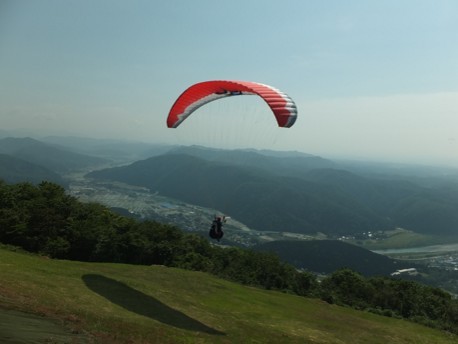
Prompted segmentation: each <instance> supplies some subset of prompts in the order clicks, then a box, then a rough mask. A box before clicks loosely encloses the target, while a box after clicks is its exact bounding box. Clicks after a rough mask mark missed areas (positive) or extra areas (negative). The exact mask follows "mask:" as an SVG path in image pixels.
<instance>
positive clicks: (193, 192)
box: [88, 147, 458, 235]
mask: <svg viewBox="0 0 458 344" xmlns="http://www.w3.org/2000/svg"><path fill="white" fill-rule="evenodd" d="M88 176H89V177H91V178H96V179H107V180H116V181H122V182H125V183H128V184H132V185H138V186H143V187H148V188H149V189H151V191H157V192H159V193H161V194H163V195H165V196H169V197H173V198H177V199H180V200H183V201H186V202H189V203H193V204H197V205H201V206H205V207H210V208H215V209H218V210H220V211H222V212H225V213H226V214H229V215H231V216H233V217H235V218H237V220H239V221H241V222H243V223H245V224H246V225H248V226H249V227H251V228H253V229H257V230H265V231H267V230H274V231H290V232H298V233H317V232H323V233H326V234H329V235H342V234H349V233H361V232H365V231H377V230H387V229H391V228H395V227H404V228H407V229H410V230H413V231H416V232H420V233H431V234H444V233H446V234H454V233H455V234H456V232H457V230H458V184H455V183H452V182H450V183H447V184H446V186H445V185H440V186H434V187H426V186H424V185H419V184H417V183H415V182H412V181H409V180H406V179H405V178H404V179H393V178H387V177H385V178H375V177H373V178H371V177H367V176H363V175H359V174H356V173H353V172H351V171H348V170H342V169H339V165H338V164H336V163H334V162H333V161H330V160H326V159H322V158H319V157H314V156H308V155H301V154H299V153H298V154H296V155H294V154H293V155H291V153H290V154H289V156H288V157H278V156H274V155H269V154H268V152H267V153H266V152H263V153H259V152H254V151H248V152H246V151H224V150H212V149H205V148H202V147H182V148H178V149H175V150H171V151H170V152H168V153H167V154H164V155H161V156H155V157H152V158H149V159H145V160H140V161H137V162H135V163H132V164H130V165H127V166H123V167H116V168H111V169H105V170H100V171H94V172H91V173H90V174H88Z"/></svg>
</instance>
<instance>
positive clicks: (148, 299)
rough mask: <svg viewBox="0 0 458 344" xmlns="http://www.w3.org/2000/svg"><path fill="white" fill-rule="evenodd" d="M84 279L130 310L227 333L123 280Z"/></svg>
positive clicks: (188, 327) (172, 323)
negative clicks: (134, 287) (130, 285)
mask: <svg viewBox="0 0 458 344" xmlns="http://www.w3.org/2000/svg"><path fill="white" fill-rule="evenodd" d="M82 279H83V281H84V283H85V284H86V285H87V287H88V288H89V289H91V290H92V291H93V292H95V293H97V294H99V295H101V296H103V297H104V298H106V299H107V300H109V301H111V302H113V303H115V304H117V305H118V306H121V307H123V308H125V309H127V310H128V311H131V312H134V313H137V314H139V315H143V316H145V317H148V318H151V319H154V320H157V321H160V322H162V323H164V324H167V325H170V326H174V327H177V328H181V329H184V330H190V331H198V332H205V333H208V334H216V335H225V333H224V332H220V331H218V330H215V329H213V328H211V327H208V326H207V325H205V324H202V323H201V322H199V321H197V320H195V319H193V318H191V317H189V316H187V315H186V314H184V313H182V312H180V311H177V310H175V309H173V308H171V307H169V306H167V305H166V304H164V303H162V302H161V301H159V300H157V299H155V298H154V297H152V296H149V295H146V294H144V293H142V292H140V291H138V290H135V289H133V288H131V287H129V286H128V285H126V284H124V283H122V282H118V281H116V280H114V279H111V278H108V277H105V276H102V275H96V274H87V275H84V276H83V277H82Z"/></svg>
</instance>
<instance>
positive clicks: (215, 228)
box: [209, 215, 226, 241]
mask: <svg viewBox="0 0 458 344" xmlns="http://www.w3.org/2000/svg"><path fill="white" fill-rule="evenodd" d="M225 222H226V216H223V217H221V216H216V215H215V219H214V220H213V222H212V226H211V228H210V233H209V235H210V237H211V238H213V239H216V240H218V241H220V239H221V238H222V237H223V235H224V232H223V223H225Z"/></svg>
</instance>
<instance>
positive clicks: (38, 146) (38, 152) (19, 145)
mask: <svg viewBox="0 0 458 344" xmlns="http://www.w3.org/2000/svg"><path fill="white" fill-rule="evenodd" d="M0 154H7V155H11V156H13V157H15V158H19V159H22V160H25V161H28V162H31V163H33V164H36V165H40V166H43V167H45V168H47V169H50V170H52V171H54V172H57V173H64V172H68V171H71V170H76V169H81V168H88V167H91V166H97V165H101V164H103V163H106V162H107V160H105V159H101V158H97V157H92V156H88V155H83V154H78V153H74V152H71V151H68V150H65V149H62V148H60V147H57V146H53V145H50V144H46V143H43V142H41V141H38V140H35V139H32V138H12V137H9V138H4V139H1V140H0Z"/></svg>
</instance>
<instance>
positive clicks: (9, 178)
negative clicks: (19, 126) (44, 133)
mask: <svg viewBox="0 0 458 344" xmlns="http://www.w3.org/2000/svg"><path fill="white" fill-rule="evenodd" d="M0 179H2V180H4V181H5V182H7V183H10V184H15V183H21V182H30V183H33V184H38V183H40V182H42V181H50V182H54V183H57V184H60V185H62V186H66V185H67V182H65V181H64V180H63V179H62V177H61V176H60V175H58V174H57V173H55V172H52V171H50V170H48V169H47V168H44V167H42V166H39V165H35V164H32V163H30V162H27V161H24V160H21V159H17V158H15V157H12V156H10V155H6V154H0Z"/></svg>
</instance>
